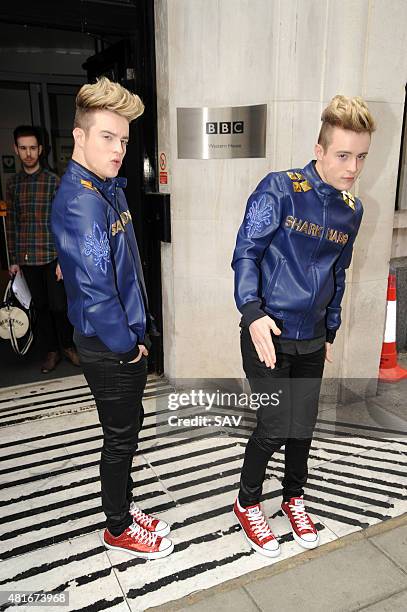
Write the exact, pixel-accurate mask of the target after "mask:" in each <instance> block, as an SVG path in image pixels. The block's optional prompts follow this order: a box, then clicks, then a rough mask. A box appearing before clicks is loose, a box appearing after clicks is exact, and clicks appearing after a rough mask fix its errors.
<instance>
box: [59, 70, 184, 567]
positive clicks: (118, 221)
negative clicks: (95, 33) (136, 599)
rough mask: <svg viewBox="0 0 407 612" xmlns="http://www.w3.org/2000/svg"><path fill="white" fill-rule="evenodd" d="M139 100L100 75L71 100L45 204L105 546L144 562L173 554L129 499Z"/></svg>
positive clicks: (137, 339)
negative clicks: (94, 464)
mask: <svg viewBox="0 0 407 612" xmlns="http://www.w3.org/2000/svg"><path fill="white" fill-rule="evenodd" d="M143 110H144V106H143V103H142V102H141V100H140V98H139V97H138V96H137V95H135V94H133V93H131V92H129V91H127V90H126V89H125V88H124V87H122V86H121V85H120V84H119V83H113V82H111V81H110V80H109V79H107V78H106V77H102V78H100V79H99V81H98V82H97V83H94V84H87V85H84V86H83V87H82V88H81V89H80V91H79V93H78V95H77V98H76V114H75V123H74V129H73V136H74V140H75V146H74V151H73V155H72V160H71V161H70V162H69V164H68V167H67V170H66V173H65V174H64V176H63V177H62V180H61V186H60V188H59V190H58V192H57V194H56V197H55V199H54V202H53V207H52V231H53V233H54V237H55V242H56V247H57V251H58V255H59V262H60V265H61V269H62V273H63V277H64V282H65V287H66V293H67V297H68V315H69V318H70V320H71V322H72V324H73V326H74V329H75V332H74V340H75V344H76V346H77V348H78V353H79V357H80V361H81V365H82V368H83V371H84V374H85V377H86V380H87V382H88V384H89V387H90V389H91V391H92V393H93V395H94V398H95V402H96V407H97V410H98V415H99V419H100V422H101V425H102V429H103V448H102V454H101V460H100V477H101V493H102V509H103V511H104V513H105V515H106V530H105V532H104V543H105V545H106V547H107V548H113V549H116V550H123V551H126V552H129V553H130V554H132V555H134V556H137V557H142V558H145V559H156V558H159V557H165V556H167V555H168V554H170V553H171V552H172V550H173V544H172V542H171V540H169V539H168V538H166V537H165V536H166V535H168V533H169V531H170V527H169V525H168V524H167V523H166V522H165V521H163V520H159V519H157V518H154V517H153V516H150V515H148V514H145V513H144V512H143V511H142V510H141V509H140V508H139V507H138V506H136V504H135V503H134V502H132V487H133V482H132V478H131V472H132V461H133V456H134V454H135V451H136V449H137V443H138V435H139V432H140V430H141V427H142V423H143V414H144V413H143V405H142V396H143V392H144V388H145V385H146V379H147V355H148V347H149V346H150V342H149V338H148V330H149V325H150V315H149V312H148V301H147V295H146V290H145V284H144V278H143V272H142V267H141V263H140V257H139V252H138V247H137V242H136V237H135V234H134V229H133V224H132V218H131V213H130V211H129V209H128V205H127V202H126V198H125V195H124V193H123V188H124V187H125V186H126V179H124V178H122V177H119V178H117V174H118V172H119V170H120V167H121V165H122V161H123V158H124V155H125V153H126V147H127V143H128V140H129V123H130V122H131V121H133V120H134V119H136V118H137V117H139V116H140V115H141V114H142V113H143Z"/></svg>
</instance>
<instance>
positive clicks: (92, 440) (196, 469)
mask: <svg viewBox="0 0 407 612" xmlns="http://www.w3.org/2000/svg"><path fill="white" fill-rule="evenodd" d="M168 391H169V387H168V385H167V383H166V382H165V381H163V380H157V379H155V380H154V379H151V380H150V381H149V387H148V393H149V394H150V398H147V399H146V401H145V411H146V417H145V425H144V429H143V432H142V436H141V440H140V446H139V450H138V451H137V455H136V457H135V460H134V467H133V479H134V481H135V498H136V500H137V501H139V503H140V505H141V506H142V507H143V508H144V509H145V510H146V511H152V512H156V513H159V514H161V515H162V516H163V518H165V520H167V521H169V522H170V523H171V524H172V532H171V537H172V538H173V540H174V543H175V550H174V553H173V554H172V555H171V556H170V557H168V558H166V559H161V560H157V561H154V562H147V561H144V560H140V559H135V558H131V557H129V556H128V555H126V554H125V553H119V552H115V551H110V550H109V551H107V550H106V549H105V548H104V546H103V544H102V540H101V530H102V529H103V523H104V517H103V515H102V513H101V511H100V502H99V476H98V459H99V452H100V446H101V432H100V427H99V424H98V421H97V414H96V411H95V410H94V408H93V403H92V396H91V394H90V393H89V390H88V389H87V387H86V384H85V383H84V382H83V379H82V380H81V377H74V379H71V380H70V381H68V382H66V383H65V387H64V386H63V385H62V384H61V381H59V383H58V381H57V382H55V381H53V382H52V383H51V384H49V385H41V386H38V389H37V392H36V393H30V388H28V387H25V388H20V389H19V390H16V389H11V390H8V391H7V390H6V392H5V391H4V390H3V392H2V393H1V394H0V426H1V432H2V436H1V439H0V508H1V512H0V560H1V563H0V586H1V589H3V590H32V591H38V590H43V591H55V592H58V591H63V590H67V589H68V590H69V592H70V605H69V607H68V608H64V609H69V610H81V611H83V610H91V611H92V612H93V611H94V610H95V611H96V610H118V611H121V610H128V609H129V607H130V609H132V610H145V609H147V608H149V607H152V606H155V605H159V604H162V603H165V602H167V601H171V600H174V599H177V598H179V597H183V596H185V595H186V594H188V593H190V592H191V591H195V590H197V589H206V588H209V587H210V586H213V585H215V584H218V583H220V582H222V581H224V580H228V579H231V578H234V577H237V576H239V575H241V574H243V573H246V572H249V571H252V570H255V569H258V568H260V567H263V566H265V565H268V564H269V563H275V562H278V561H280V560H282V559H285V558H287V557H290V556H292V555H294V554H298V553H299V552H301V549H300V548H299V547H298V545H297V544H296V543H295V542H294V541H293V539H292V536H291V534H290V531H289V529H288V525H287V522H286V519H285V518H283V517H282V516H281V513H280V512H279V504H280V501H281V494H280V491H281V489H280V480H281V478H282V475H283V466H284V463H283V459H284V454H283V452H282V451H280V452H278V453H276V454H275V456H274V457H273V459H272V460H271V462H270V465H269V468H268V472H267V479H266V482H265V486H264V493H265V502H264V508H265V511H266V512H267V514H268V516H269V517H272V525H273V528H274V530H275V532H276V534H277V535H278V536H279V538H280V541H281V542H282V555H281V557H279V558H278V559H271V560H269V559H266V558H264V557H261V556H260V555H257V554H256V553H254V552H253V551H251V550H250V549H249V548H248V547H247V545H246V543H245V541H244V539H243V537H242V535H241V533H240V532H239V528H238V526H237V524H236V521H235V519H234V516H233V514H232V512H231V506H232V504H233V501H234V497H235V495H236V491H237V487H238V481H239V474H240V468H241V463H242V457H243V452H244V446H245V438H246V434H245V433H244V432H240V433H237V432H236V434H234V433H233V432H232V433H231V432H229V434H228V433H227V432H223V433H224V435H219V434H218V435H217V434H216V433H215V434H211V435H210V436H209V437H208V436H207V434H206V432H205V431H202V430H200V431H197V432H194V433H193V434H190V435H186V436H185V437H184V438H183V439H182V438H169V437H157V436H156V431H155V421H156V416H155V415H156V412H157V411H158V410H159V409H160V408H159V405H157V402H156V400H155V395H156V394H162V393H165V392H166V393H168ZM50 417H53V418H50ZM329 425H330V423H327V422H323V421H321V422H320V423H319V424H318V427H317V432H316V436H315V440H314V443H313V447H312V450H311V456H310V475H309V481H308V486H307V492H306V493H307V494H306V497H307V506H308V509H309V511H310V512H311V514H313V516H314V518H315V520H316V523H317V525H318V529H319V530H320V535H321V541H322V543H325V542H328V541H331V540H334V539H336V538H337V537H340V536H342V535H345V534H347V533H350V532H352V531H354V530H357V529H361V528H365V527H367V526H368V525H371V524H374V523H377V522H378V521H382V520H386V519H388V518H390V517H393V516H397V515H399V514H402V513H403V512H405V511H406V509H407V501H406V500H407V495H406V488H405V473H406V464H407V457H406V454H407V442H406V441H405V440H402V439H394V440H390V439H387V440H386V439H381V438H377V437H375V433H376V432H374V431H363V432H362V433H363V435H354V434H353V435H347V433H346V432H347V431H348V430H347V428H346V424H343V427H341V428H339V427H337V429H341V430H343V436H341V437H339V436H338V432H337V434H336V437H333V436H332V435H330V433H329ZM370 434H372V435H371V436H370Z"/></svg>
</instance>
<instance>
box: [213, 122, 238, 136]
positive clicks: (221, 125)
mask: <svg viewBox="0 0 407 612" xmlns="http://www.w3.org/2000/svg"><path fill="white" fill-rule="evenodd" d="M243 132H244V121H209V122H207V124H206V133H207V134H243Z"/></svg>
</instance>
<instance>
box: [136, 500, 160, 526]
mask: <svg viewBox="0 0 407 612" xmlns="http://www.w3.org/2000/svg"><path fill="white" fill-rule="evenodd" d="M130 514H131V516H132V517H133V518H135V519H136V520H137V521H139V522H140V523H142V524H143V525H148V526H149V527H151V524H152V522H153V520H154V518H153V517H152V516H149V515H148V514H145V513H144V512H143V511H142V510H141V509H140V508H139V507H138V506H136V504H135V503H134V502H132V503H131V505H130Z"/></svg>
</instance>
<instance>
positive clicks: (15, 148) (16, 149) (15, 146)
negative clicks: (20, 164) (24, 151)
mask: <svg viewBox="0 0 407 612" xmlns="http://www.w3.org/2000/svg"><path fill="white" fill-rule="evenodd" d="M14 152H15V154H16V155H17V157H18V156H19V155H18V147H17V145H16V143H14Z"/></svg>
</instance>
